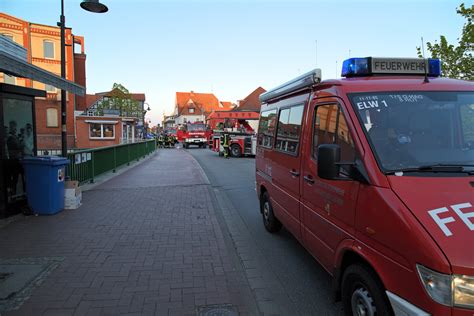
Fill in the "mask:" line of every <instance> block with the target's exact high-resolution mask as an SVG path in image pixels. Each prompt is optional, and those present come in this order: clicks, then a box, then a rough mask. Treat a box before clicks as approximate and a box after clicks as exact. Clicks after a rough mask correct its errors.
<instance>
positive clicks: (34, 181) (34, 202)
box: [21, 156, 69, 215]
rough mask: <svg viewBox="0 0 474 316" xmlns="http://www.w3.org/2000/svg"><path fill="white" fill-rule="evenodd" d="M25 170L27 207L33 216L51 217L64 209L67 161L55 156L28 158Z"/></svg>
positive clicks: (24, 160)
mask: <svg viewBox="0 0 474 316" xmlns="http://www.w3.org/2000/svg"><path fill="white" fill-rule="evenodd" d="M21 163H22V164H23V167H24V170H25V178H26V195H27V199H28V205H29V206H30V208H31V210H32V211H33V213H35V214H39V215H52V214H56V213H58V212H60V211H61V210H62V209H63V208H64V179H65V177H66V165H68V164H69V160H67V159H66V158H63V157H56V156H39V157H29V158H25V159H23V160H22V161H21Z"/></svg>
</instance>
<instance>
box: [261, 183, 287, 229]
mask: <svg viewBox="0 0 474 316" xmlns="http://www.w3.org/2000/svg"><path fill="white" fill-rule="evenodd" d="M260 209H261V212H262V217H263V225H264V226H265V229H266V230H267V231H268V232H270V233H276V232H278V231H279V230H280V229H281V226H282V225H281V223H280V221H279V220H278V219H277V218H276V217H275V214H273V208H272V204H271V203H270V197H269V195H268V193H267V192H265V193H263V195H262V200H261V202H260Z"/></svg>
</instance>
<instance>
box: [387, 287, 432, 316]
mask: <svg viewBox="0 0 474 316" xmlns="http://www.w3.org/2000/svg"><path fill="white" fill-rule="evenodd" d="M385 293H387V296H388V299H389V301H390V304H391V305H392V309H393V313H394V314H395V315H396V316H412V315H413V316H417V315H419V316H429V315H430V314H428V313H427V312H425V311H423V310H421V309H419V308H418V307H416V306H415V305H413V304H412V303H410V302H408V301H406V300H404V299H403V298H401V297H400V296H398V295H395V294H393V293H392V292H389V291H386V292H385Z"/></svg>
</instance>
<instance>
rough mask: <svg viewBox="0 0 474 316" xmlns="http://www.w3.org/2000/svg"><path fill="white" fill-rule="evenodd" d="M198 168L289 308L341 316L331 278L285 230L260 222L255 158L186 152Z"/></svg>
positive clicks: (201, 151) (307, 312) (307, 313)
mask: <svg viewBox="0 0 474 316" xmlns="http://www.w3.org/2000/svg"><path fill="white" fill-rule="evenodd" d="M187 151H188V152H189V153H190V154H191V155H192V156H193V157H194V158H195V159H196V160H197V161H198V162H199V164H200V165H201V167H202V168H203V169H204V172H205V173H206V175H207V177H208V178H209V181H210V182H211V185H212V186H213V187H215V188H218V189H219V190H220V191H223V192H225V194H226V196H227V198H228V200H230V203H232V206H233V207H234V208H235V209H236V210H237V212H238V214H239V215H240V217H241V219H242V220H243V221H244V223H245V225H246V226H247V228H248V229H247V230H246V231H247V233H248V234H250V235H251V237H252V239H253V240H255V247H258V249H259V250H260V251H261V252H262V253H263V254H264V256H263V257H264V258H263V259H261V260H264V261H265V262H261V264H262V265H264V266H265V267H266V268H268V269H269V270H270V271H271V272H273V275H274V276H275V278H276V279H277V281H278V282H279V283H280V284H281V286H282V287H283V289H284V291H285V293H286V295H287V297H288V299H289V302H290V303H291V305H293V306H292V308H295V309H296V311H297V312H298V314H300V315H342V304H341V303H334V302H333V300H332V294H331V277H330V276H329V274H328V273H327V272H326V271H325V270H324V269H323V268H322V267H321V266H320V265H319V264H318V262H317V261H316V260H315V259H314V258H313V257H312V256H311V255H310V254H309V253H308V252H307V251H306V250H305V249H304V248H303V247H302V246H301V245H300V244H299V243H298V241H297V240H296V239H295V238H294V237H293V236H292V235H291V234H290V233H288V232H287V231H286V230H285V229H283V230H282V231H280V232H279V233H277V234H270V233H268V232H267V231H266V230H265V228H264V226H263V223H262V218H261V215H260V212H259V206H258V199H257V196H256V192H255V159H253V158H231V159H224V158H221V157H219V156H218V155H217V154H216V153H214V152H212V151H210V150H209V149H199V148H194V147H192V148H190V149H188V150H187Z"/></svg>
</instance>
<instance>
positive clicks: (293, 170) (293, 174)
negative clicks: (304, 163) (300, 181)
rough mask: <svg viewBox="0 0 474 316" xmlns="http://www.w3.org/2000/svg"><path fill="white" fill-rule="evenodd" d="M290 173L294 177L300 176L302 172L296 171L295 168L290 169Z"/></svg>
mask: <svg viewBox="0 0 474 316" xmlns="http://www.w3.org/2000/svg"><path fill="white" fill-rule="evenodd" d="M290 173H291V175H292V176H293V177H299V176H300V173H299V172H298V171H296V170H295V169H292V170H290Z"/></svg>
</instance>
